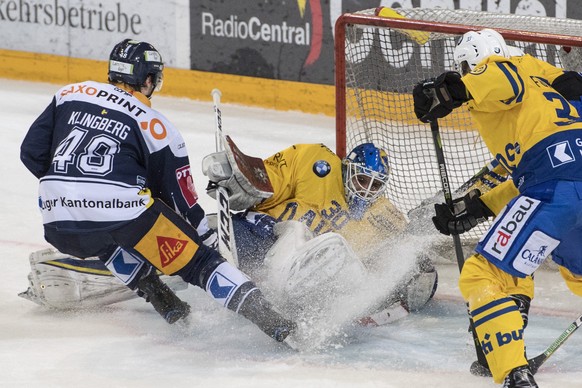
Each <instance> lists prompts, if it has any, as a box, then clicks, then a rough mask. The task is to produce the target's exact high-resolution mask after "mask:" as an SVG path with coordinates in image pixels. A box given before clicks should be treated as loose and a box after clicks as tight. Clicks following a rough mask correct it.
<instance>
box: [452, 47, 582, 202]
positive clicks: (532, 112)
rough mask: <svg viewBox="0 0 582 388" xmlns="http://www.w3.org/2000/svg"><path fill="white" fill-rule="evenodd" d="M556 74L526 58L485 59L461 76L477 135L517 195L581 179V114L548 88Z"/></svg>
mask: <svg viewBox="0 0 582 388" xmlns="http://www.w3.org/2000/svg"><path fill="white" fill-rule="evenodd" d="M561 74H563V71H562V70H561V69H558V68H557V67H555V66H552V65H550V64H548V63H546V62H544V61H541V60H539V59H536V58H534V57H532V56H531V55H524V56H520V57H511V58H509V59H508V58H504V57H500V56H490V57H488V58H486V59H485V60H484V61H482V62H481V63H480V64H479V66H477V67H475V68H474V69H473V71H471V72H470V73H468V74H466V75H465V76H463V77H462V78H461V79H462V81H463V83H464V84H465V86H466V88H467V90H468V92H469V94H470V96H471V99H470V100H469V102H468V107H469V110H470V112H471V114H472V116H473V118H474V119H475V122H476V124H477V128H478V130H479V133H480V134H481V137H482V138H483V140H484V142H485V144H486V145H487V147H488V148H489V150H490V151H491V153H492V154H493V156H494V157H495V158H496V159H497V160H498V161H499V163H500V164H501V165H502V166H503V167H504V168H505V169H506V170H507V171H509V172H510V174H511V176H512V177H513V182H514V184H515V185H516V187H517V188H519V190H520V192H523V191H524V190H525V189H527V188H528V187H531V186H533V185H535V184H538V183H542V182H545V181H549V180H553V179H557V180H559V179H565V180H580V179H582V172H581V171H582V166H581V165H579V163H580V161H581V160H582V157H581V153H580V152H579V150H578V149H579V148H581V147H582V142H581V141H580V138H582V122H581V119H580V116H579V114H578V112H577V111H576V109H575V108H574V107H573V106H572V105H571V104H570V103H569V102H568V101H567V100H566V99H565V98H564V97H563V96H562V95H560V94H559V93H558V92H557V91H556V90H554V89H553V88H552V87H551V86H550V84H551V83H552V82H553V81H554V80H555V79H556V78H557V77H558V76H560V75H561ZM572 162H575V163H572Z"/></svg>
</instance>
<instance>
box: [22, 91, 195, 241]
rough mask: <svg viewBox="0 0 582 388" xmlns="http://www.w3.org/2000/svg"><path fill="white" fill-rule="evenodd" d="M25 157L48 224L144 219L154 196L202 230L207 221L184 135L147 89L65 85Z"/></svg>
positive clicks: (86, 226)
mask: <svg viewBox="0 0 582 388" xmlns="http://www.w3.org/2000/svg"><path fill="white" fill-rule="evenodd" d="M21 159H22V161H23V162H24V164H25V165H26V166H27V168H28V169H29V170H30V171H31V172H32V173H33V174H35V175H36V176H37V177H38V178H39V179H40V187H39V206H40V210H41V213H42V217H43V222H44V224H45V225H48V226H54V227H57V228H59V229H61V230H76V231H79V230H80V229H81V230H87V231H90V230H97V229H107V228H112V227H116V226H117V225H119V224H120V223H125V222H128V221H130V220H133V219H135V218H136V217H138V216H139V215H140V214H141V213H142V212H143V211H144V210H145V209H146V208H147V207H148V206H150V205H151V203H152V196H153V197H158V198H160V199H162V200H163V201H164V202H166V203H167V204H168V205H170V206H172V207H174V208H176V210H177V211H178V212H179V213H181V214H182V215H183V216H185V218H187V219H188V220H189V221H190V222H191V223H192V224H193V226H195V227H198V225H199V224H201V221H202V220H203V219H204V212H203V211H202V209H201V208H200V206H199V205H198V204H197V195H196V192H195V190H194V185H193V182H192V176H191V173H190V165H189V161H188V154H187V151H186V146H185V143H184V140H183V138H182V136H181V135H180V133H179V132H178V130H177V129H176V128H175V127H174V126H173V125H172V124H171V123H170V122H169V121H168V120H167V119H166V118H165V117H164V116H163V115H162V114H160V113H159V112H157V111H156V110H154V109H152V108H151V107H150V106H149V100H147V99H145V98H144V97H143V95H141V94H140V93H134V94H131V93H128V92H126V91H124V90H122V89H120V88H118V87H116V86H114V85H110V84H104V83H97V82H92V81H86V82H81V83H78V84H72V85H67V86H65V87H63V88H62V89H60V90H59V91H58V92H57V93H56V94H55V96H54V99H53V101H52V102H51V104H50V105H49V106H48V107H47V109H46V110H45V111H44V112H43V113H42V114H41V115H40V116H39V117H38V119H37V120H36V121H35V122H34V123H33V124H32V126H31V128H30V130H29V132H28V134H27V135H26V138H25V139H24V142H23V144H22V153H21ZM167 171H171V172H172V173H171V174H167ZM203 224H204V225H206V223H205V222H204V223H203ZM205 228H206V227H205ZM199 232H203V230H201V231H199Z"/></svg>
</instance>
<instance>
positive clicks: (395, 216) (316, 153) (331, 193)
mask: <svg viewBox="0 0 582 388" xmlns="http://www.w3.org/2000/svg"><path fill="white" fill-rule="evenodd" d="M220 155H221V153H217V154H211V155H208V156H207V157H206V158H205V159H204V161H203V172H204V173H205V174H206V175H207V176H208V178H209V180H210V181H211V182H214V183H218V184H220V185H224V186H225V187H226V188H227V189H228V191H229V192H230V194H231V202H230V207H231V209H232V210H241V212H239V213H236V214H234V215H233V219H232V221H233V225H234V235H235V238H236V249H237V252H238V260H239V265H240V267H241V268H242V269H243V270H245V271H248V272H249V273H253V271H255V270H257V269H260V268H261V267H264V266H266V265H265V257H267V256H269V257H271V256H272V254H270V255H268V253H269V252H272V251H273V250H274V249H275V250H276V249H277V247H278V245H282V244H283V243H282V241H281V240H283V239H282V238H281V234H282V233H281V232H278V231H277V230H278V229H279V230H280V229H281V228H282V226H283V225H286V224H288V223H287V221H291V222H297V221H299V222H300V223H302V224H304V225H305V226H307V227H308V228H309V230H310V231H309V233H310V234H311V235H312V237H310V240H309V243H310V244H312V245H314V246H316V247H320V246H321V245H317V242H318V241H321V242H322V244H325V243H324V241H326V240H327V239H328V238H329V239H331V237H332V236H335V237H337V235H341V236H342V238H341V240H342V241H345V243H346V245H347V246H348V248H347V249H348V250H349V251H352V250H353V251H354V253H355V257H357V259H356V261H358V262H362V263H363V265H365V266H366V267H367V268H368V269H371V268H374V265H375V264H377V263H375V262H374V261H379V260H389V259H390V258H389V257H385V255H377V254H376V255H374V254H373V250H374V248H377V246H375V244H377V245H378V246H379V245H380V244H382V243H383V242H384V243H385V242H386V240H388V239H390V238H396V236H397V235H398V234H399V233H401V232H403V231H404V230H405V228H406V226H407V221H406V218H405V216H404V215H403V214H402V213H401V212H400V211H399V210H398V209H396V207H395V206H394V205H393V204H392V203H391V202H390V201H389V200H388V199H387V198H386V197H384V196H383V194H384V193H385V190H386V184H387V182H388V180H389V175H390V167H389V162H388V155H387V153H386V152H385V151H384V150H382V149H380V148H377V147H376V146H374V144H372V143H364V144H360V145H359V146H357V147H355V148H354V149H353V150H352V151H351V152H350V153H349V154H348V155H347V156H346V158H344V159H343V160H342V159H340V158H339V157H338V156H337V155H336V154H335V153H334V152H333V151H331V150H330V149H329V148H328V147H326V146H325V145H323V144H296V145H293V146H290V147H288V148H286V149H284V150H282V151H279V152H277V153H275V154H274V155H272V156H270V157H268V158H265V159H264V160H263V164H264V167H265V175H267V176H268V178H269V180H270V182H271V185H272V188H273V193H272V195H271V196H270V197H269V198H267V199H264V198H261V197H260V196H255V195H253V190H254V189H253V187H251V186H248V185H244V184H243V185H241V184H240V182H242V181H244V177H243V175H239V174H238V172H237V169H238V168H237V166H231V165H230V164H229V163H227V162H226V159H225V158H221V157H220ZM216 164H222V165H223V166H221V167H219V168H213V167H212V166H213V165H216ZM237 164H238V163H237ZM241 168H244V167H241ZM231 169H232V171H233V175H234V177H235V179H232V177H231V175H230V174H226V176H217V175H215V174H214V172H215V171H229V172H230V171H231ZM243 186H244V187H243ZM211 187H212V184H211ZM209 194H211V195H213V196H214V194H213V192H212V189H211V190H210V192H209ZM276 242H278V245H276ZM291 245H297V244H291ZM326 246H327V245H326ZM289 249H292V248H288V249H287V250H289ZM281 251H285V249H282V250H279V251H278V252H281ZM311 252H312V251H309V253H308V256H310V257H311V256H317V255H316V254H314V253H311ZM313 252H315V250H313ZM291 256H292V255H291ZM294 260H298V261H297V262H299V261H301V262H302V263H306V262H309V263H311V264H313V265H314V266H315V265H316V264H315V263H317V262H318V263H319V264H317V266H318V267H317V269H315V271H320V270H321V266H323V267H325V265H322V260H324V259H323V258H322V257H321V256H318V259H317V260H314V261H309V260H306V259H305V258H304V257H295V258H293V257H289V258H287V262H293V261H294ZM330 260H332V261H333V258H331V259H330ZM336 264H337V262H336ZM360 265H362V264H360ZM301 267H302V269H303V268H306V265H305V264H303V265H302V266H301ZM327 267H329V268H330V269H332V268H340V267H341V266H338V265H329V266H327ZM306 271H308V270H307V269H306ZM334 276H335V273H334V274H331V273H330V274H328V277H327V278H333V277H334ZM436 278H437V274H436V270H435V268H434V266H433V265H432V263H431V261H430V260H428V259H426V258H423V259H422V260H419V261H418V267H416V268H415V269H414V270H413V271H412V273H411V274H410V278H408V279H406V280H407V281H406V282H405V283H406V284H403V285H402V287H399V288H398V293H399V294H400V296H401V299H402V300H401V302H402V303H403V305H404V308H405V309H408V310H416V309H419V308H420V307H422V306H423V305H424V304H425V303H426V302H427V301H428V300H429V299H430V297H432V294H433V293H434V291H435V289H436V283H437V279H436ZM320 279H322V280H323V279H324V277H320ZM312 286H313V284H311V285H305V284H304V283H302V284H301V285H298V286H297V288H301V287H304V288H311V287H312ZM411 288H414V292H408V291H411ZM420 290H422V291H420ZM412 295H414V296H415V297H414V298H412ZM416 296H418V298H417V297H416ZM413 299H414V300H413ZM391 302H392V301H391ZM384 307H385V306H384Z"/></svg>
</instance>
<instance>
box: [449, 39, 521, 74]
mask: <svg viewBox="0 0 582 388" xmlns="http://www.w3.org/2000/svg"><path fill="white" fill-rule="evenodd" d="M518 50H519V49H518ZM512 54H514V53H513V52H512V50H510V48H509V46H507V44H506V43H505V39H503V36H501V34H500V33H498V32H497V31H495V30H491V29H488V28H486V29H484V30H481V31H469V32H467V33H465V34H464V35H463V36H462V37H461V39H460V40H459V42H458V43H457V47H455V51H454V52H453V58H454V61H455V65H456V66H457V70H458V71H459V72H460V73H461V74H462V75H465V74H467V73H469V72H470V71H472V70H473V69H474V68H475V67H476V66H477V64H478V63H479V62H481V61H482V60H484V59H485V58H487V57H490V56H491V55H499V56H502V57H505V58H509V57H510V56H511V55H512Z"/></svg>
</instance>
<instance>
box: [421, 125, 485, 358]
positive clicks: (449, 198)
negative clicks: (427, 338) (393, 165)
mask: <svg viewBox="0 0 582 388" xmlns="http://www.w3.org/2000/svg"><path fill="white" fill-rule="evenodd" d="M430 129H431V133H432V140H433V144H434V148H435V153H436V158H437V163H438V167H439V173H440V178H441V185H442V188H443V194H444V197H445V203H446V204H447V206H448V207H449V208H450V209H451V212H452V211H453V195H452V192H451V186H450V183H449V176H448V173H447V165H446V162H445V154H444V151H443V144H442V141H441V134H440V130H439V123H438V120H437V119H434V120H433V121H431V122H430ZM452 237H453V244H454V246H455V255H456V257H457V264H458V266H459V272H461V271H462V270H463V265H464V264H465V254H464V253H463V247H462V245H461V238H460V237H459V235H458V234H452ZM467 307H468V306H467ZM467 313H469V312H468V311H467ZM469 330H470V331H471V334H472V336H473V343H474V345H475V352H476V353H477V361H478V363H479V364H480V365H482V366H488V365H489V364H488V363H487V359H486V358H485V353H483V349H482V348H481V342H480V341H479V338H478V337H477V332H476V331H475V324H474V322H473V318H472V317H471V315H470V313H469Z"/></svg>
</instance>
